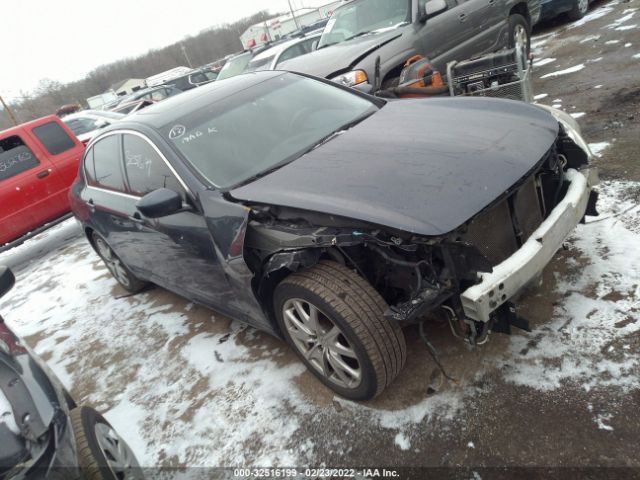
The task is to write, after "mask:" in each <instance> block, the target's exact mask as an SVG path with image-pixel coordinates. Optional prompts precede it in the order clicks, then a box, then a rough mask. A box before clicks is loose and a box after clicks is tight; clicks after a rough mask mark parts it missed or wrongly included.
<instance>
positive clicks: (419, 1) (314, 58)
mask: <svg viewBox="0 0 640 480" xmlns="http://www.w3.org/2000/svg"><path fill="white" fill-rule="evenodd" d="M539 15H540V4H539V0H495V1H494V0H465V1H456V0H426V1H425V0H353V1H350V2H347V3H344V4H342V5H340V6H339V7H338V8H336V9H335V11H334V12H333V15H332V17H331V19H330V20H329V22H328V23H327V25H326V27H325V29H324V32H323V33H322V37H321V38H320V42H319V43H318V47H317V49H316V50H315V51H314V52H311V53H310V54H308V55H304V56H302V57H298V58H294V59H292V60H288V61H287V62H285V63H283V64H282V65H281V67H280V68H282V69H284V70H290V71H295V72H302V73H308V74H311V75H314V76H318V77H324V78H328V79H331V80H334V81H336V82H339V83H341V84H342V85H346V86H352V87H357V88H359V89H361V90H365V91H371V90H373V89H374V88H377V87H382V88H388V87H391V86H395V85H397V82H398V80H399V77H400V73H401V71H402V69H403V66H404V64H405V62H406V60H407V59H408V58H410V57H413V56H415V55H422V56H425V57H427V58H429V61H430V64H431V66H432V67H433V69H434V70H437V71H440V72H445V71H446V65H447V63H448V62H451V61H453V60H457V61H462V60H467V59H469V58H472V57H474V56H478V55H481V54H483V53H487V52H494V51H497V50H500V49H501V48H503V47H520V49H527V50H528V48H529V45H530V40H529V39H530V32H531V26H532V25H533V24H535V23H536V21H537V20H538V17H539Z"/></svg>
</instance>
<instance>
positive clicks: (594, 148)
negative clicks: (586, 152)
mask: <svg viewBox="0 0 640 480" xmlns="http://www.w3.org/2000/svg"><path fill="white" fill-rule="evenodd" d="M610 145H611V144H610V143H609V142H599V143H590V144H589V149H591V153H593V154H594V155H595V156H596V157H600V156H601V155H600V154H601V153H602V152H603V151H604V150H605V149H607V148H608V147H609V146H610Z"/></svg>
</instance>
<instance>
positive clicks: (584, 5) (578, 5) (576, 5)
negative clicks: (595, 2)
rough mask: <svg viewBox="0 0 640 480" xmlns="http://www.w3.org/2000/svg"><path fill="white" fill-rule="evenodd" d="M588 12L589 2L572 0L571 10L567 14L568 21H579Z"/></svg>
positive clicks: (587, 0)
mask: <svg viewBox="0 0 640 480" xmlns="http://www.w3.org/2000/svg"><path fill="white" fill-rule="evenodd" d="M587 10H589V0H574V1H573V8H572V9H571V10H570V11H569V13H567V15H568V16H569V19H570V20H580V19H581V18H582V17H584V16H585V15H586V14H587Z"/></svg>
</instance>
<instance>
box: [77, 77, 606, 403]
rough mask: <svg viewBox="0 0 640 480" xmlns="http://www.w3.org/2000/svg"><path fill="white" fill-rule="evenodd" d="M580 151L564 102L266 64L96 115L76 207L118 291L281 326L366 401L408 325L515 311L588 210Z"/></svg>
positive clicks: (471, 327)
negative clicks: (371, 88) (537, 102)
mask: <svg viewBox="0 0 640 480" xmlns="http://www.w3.org/2000/svg"><path fill="white" fill-rule="evenodd" d="M554 115H555V116H554ZM590 156H591V154H590V152H589V148H588V146H587V145H586V144H585V142H584V140H583V139H582V138H581V136H580V132H579V129H578V128H577V125H576V124H575V122H573V121H572V119H571V118H570V117H567V116H565V115H563V114H562V113H560V112H557V111H551V112H548V111H544V110H542V109H541V108H539V107H535V106H531V105H527V104H524V103H520V102H515V101H505V100H489V99H426V100H398V101H388V102H387V101H383V100H380V99H377V98H374V97H371V96H368V95H365V94H362V93H360V92H357V91H354V90H351V89H348V88H345V87H342V86H339V85H336V84H334V83H330V82H328V81H324V80H318V79H315V78H310V77H306V76H302V75H297V74H292V73H285V72H260V73H254V74H246V75H242V76H239V77H235V78H233V79H229V80H225V81H223V82H216V83H213V84H210V85H207V86H204V87H202V88H199V89H195V90H193V91H190V92H187V93H184V94H182V95H180V96H179V97H176V98H172V99H169V100H167V101H165V102H162V103H161V104H158V105H154V106H152V107H150V108H147V109H145V110H143V111H141V112H139V113H137V114H136V115H134V116H132V117H129V119H127V121H126V122H120V123H119V124H118V125H117V126H113V127H109V128H108V129H105V130H104V131H103V132H102V133H101V134H100V136H98V137H97V138H95V139H94V140H93V141H92V142H91V144H90V145H89V146H88V148H87V151H86V154H85V157H84V160H83V162H82V163H81V167H80V172H79V178H78V180H77V181H76V183H75V184H74V186H73V188H72V192H71V203H72V208H73V211H74V213H75V215H76V216H77V218H78V219H79V220H80V221H81V222H82V225H83V227H84V230H85V232H86V235H87V238H88V239H89V241H90V242H91V244H92V245H93V247H94V248H95V250H96V251H97V253H98V254H99V255H100V256H101V257H102V259H103V260H104V262H105V263H106V265H107V267H108V268H109V269H110V271H111V272H112V273H113V275H114V276H115V278H116V279H117V280H118V281H119V282H120V284H121V285H122V286H123V287H124V288H126V289H128V290H130V291H133V292H135V291H138V290H140V289H142V288H143V287H144V286H145V284H146V283H148V282H152V283H155V284H158V285H161V286H162V287H165V288H167V289H169V290H172V291H174V292H176V293H178V294H180V295H183V296H185V297H187V298H189V299H191V300H193V301H196V302H199V303H202V304H204V305H207V306H208V307H210V308H212V309H215V310H216V311H219V312H221V313H224V314H226V315H228V316H230V317H232V318H235V319H238V320H241V321H244V322H246V323H249V324H251V325H253V326H255V327H256V328H259V329H262V330H265V331H267V332H269V333H271V334H273V335H276V336H279V337H282V338H284V339H285V340H286V341H287V342H288V343H289V344H290V345H291V346H292V347H293V348H294V350H295V351H296V352H297V353H298V354H299V355H300V357H301V359H302V361H303V362H304V363H305V364H306V365H307V366H308V367H309V369H310V370H311V371H312V372H313V373H314V374H315V375H316V376H317V377H318V378H319V379H320V380H321V381H322V382H323V383H325V384H326V385H327V386H329V387H330V388H332V389H333V390H334V391H336V392H337V393H339V394H340V395H342V396H344V397H347V398H351V399H369V398H372V397H374V396H375V395H378V394H379V393H380V392H382V391H383V390H384V389H385V387H387V386H388V385H389V384H390V383H391V382H392V381H393V379H394V378H395V377H396V376H397V375H398V373H399V372H400V370H401V369H402V367H403V365H404V363H405V359H406V346H405V339H404V336H403V332H402V328H403V327H404V326H406V325H410V324H415V323H419V322H424V321H429V320H428V319H430V318H434V317H435V316H439V315H445V318H446V319H447V321H449V322H450V323H451V326H452V329H453V331H454V333H455V334H456V335H458V336H460V337H462V338H464V339H465V340H466V341H468V342H470V343H472V344H479V343H482V342H484V341H485V340H486V339H487V336H488V334H489V332H490V331H508V330H509V328H510V326H511V325H514V324H515V325H520V326H522V323H521V320H520V319H519V317H517V315H516V313H515V312H516V309H515V307H514V305H513V304H512V303H511V302H510V299H511V298H512V297H513V296H514V295H515V294H516V293H517V292H518V291H519V290H521V289H522V287H523V286H525V285H526V284H528V283H529V282H531V281H532V280H533V279H535V278H536V277H537V276H538V275H539V273H540V271H541V270H542V269H543V267H544V266H545V265H546V264H547V263H548V262H549V261H550V259H551V258H552V256H553V255H554V253H555V252H556V250H557V249H558V248H559V247H560V246H561V244H562V242H563V241H564V239H565V237H566V236H567V235H568V234H569V233H570V232H571V231H572V229H573V228H574V227H575V226H576V224H577V223H578V222H580V221H581V220H582V218H583V217H584V215H585V213H587V214H593V213H595V192H594V191H592V186H593V185H594V184H595V183H596V182H597V178H596V176H595V172H594V170H593V169H590V168H589V159H590ZM212 361H213V359H212Z"/></svg>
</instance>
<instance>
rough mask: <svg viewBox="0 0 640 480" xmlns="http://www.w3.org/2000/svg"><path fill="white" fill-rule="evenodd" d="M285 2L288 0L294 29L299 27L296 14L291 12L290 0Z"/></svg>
mask: <svg viewBox="0 0 640 480" xmlns="http://www.w3.org/2000/svg"><path fill="white" fill-rule="evenodd" d="M287 2H289V11H290V12H291V16H292V17H293V23H295V24H296V30H297V29H299V28H300V25H298V19H297V18H296V14H295V13H293V7H292V6H291V0H287Z"/></svg>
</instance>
